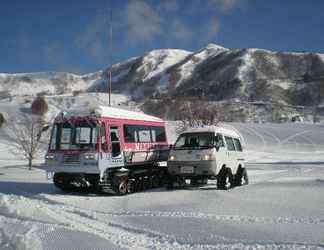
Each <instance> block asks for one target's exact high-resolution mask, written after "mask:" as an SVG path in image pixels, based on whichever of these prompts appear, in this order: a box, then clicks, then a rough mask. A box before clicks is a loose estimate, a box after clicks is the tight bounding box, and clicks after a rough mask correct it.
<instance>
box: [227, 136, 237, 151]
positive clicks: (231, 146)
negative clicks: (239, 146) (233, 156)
mask: <svg viewBox="0 0 324 250" xmlns="http://www.w3.org/2000/svg"><path fill="white" fill-rule="evenodd" d="M225 141H226V145H227V149H228V150H229V151H235V146H234V142H233V139H232V138H231V137H228V136H225Z"/></svg>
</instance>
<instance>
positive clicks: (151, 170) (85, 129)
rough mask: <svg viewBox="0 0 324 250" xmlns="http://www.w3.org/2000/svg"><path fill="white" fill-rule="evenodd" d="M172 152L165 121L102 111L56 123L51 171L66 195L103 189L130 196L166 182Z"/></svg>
mask: <svg viewBox="0 0 324 250" xmlns="http://www.w3.org/2000/svg"><path fill="white" fill-rule="evenodd" d="M168 152H169V147H168V142H167V137H166V132H165V124H164V121H163V120H161V119H159V118H157V117H154V116H149V115H146V114H143V113H140V112H131V111H126V110H123V109H117V108H112V107H102V106H100V107H97V108H95V109H92V110H91V111H90V110H88V111H84V110H82V111H72V112H70V113H69V114H63V113H62V114H60V115H59V116H58V117H57V118H56V119H55V122H54V125H53V130H52V135H51V140H50V144H49V148H48V152H47V154H46V167H47V169H46V170H47V172H48V173H50V174H54V175H53V180H54V184H55V185H56V186H57V187H59V188H61V189H63V190H66V189H71V188H76V186H77V187H100V188H101V189H102V190H104V191H107V192H113V193H121V194H124V193H126V192H134V191H136V190H139V189H143V186H145V185H146V184H145V183H144V181H147V180H149V181H148V182H150V183H151V184H152V183H153V182H154V183H155V185H151V186H157V183H162V182H161V180H162V179H163V175H164V174H165V172H166V171H167V169H166V161H167V157H168ZM153 179H154V180H153ZM146 186H150V185H146Z"/></svg>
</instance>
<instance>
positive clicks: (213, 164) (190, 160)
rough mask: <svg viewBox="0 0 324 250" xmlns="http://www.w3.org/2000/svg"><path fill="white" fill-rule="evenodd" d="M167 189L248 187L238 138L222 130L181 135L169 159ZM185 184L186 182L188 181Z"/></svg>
mask: <svg viewBox="0 0 324 250" xmlns="http://www.w3.org/2000/svg"><path fill="white" fill-rule="evenodd" d="M168 173H169V175H170V178H169V183H168V188H174V187H176V186H177V187H183V186H185V185H186V183H187V182H189V181H190V184H191V185H204V184H207V181H208V179H216V180H217V188H218V189H229V188H231V187H234V186H240V185H244V184H248V175H247V171H246V169H245V166H244V156H243V148H242V144H241V139H240V136H239V134H237V133H236V132H235V131H233V130H230V129H227V128H222V127H206V128H197V129H190V130H188V131H186V132H184V133H181V134H180V135H179V137H178V139H177V140H176V142H175V144H174V146H173V147H172V149H171V151H170V154H169V159H168ZM187 180H188V181H187Z"/></svg>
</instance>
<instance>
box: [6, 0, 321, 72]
mask: <svg viewBox="0 0 324 250" xmlns="http://www.w3.org/2000/svg"><path fill="white" fill-rule="evenodd" d="M110 9H112V11H113V27H114V28H113V34H114V36H113V51H114V52H113V55H112V60H113V62H114V63H116V62H119V61H122V60H125V59H127V58H129V57H133V56H138V55H142V54H143V53H145V52H147V51H150V50H152V49H157V48H180V49H186V50H191V51H194V50H197V49H199V48H201V47H204V46H205V45H207V44H208V43H216V44H219V45H222V46H224V47H228V48H247V47H257V48H264V49H270V50H279V51H310V52H322V53H324V32H323V25H324V1H323V0H161V1H158V0H133V1H127V0H93V1H86V0H68V1H66V0H55V1H50V0H47V1H46V0H28V1H24V0H20V1H18V0H1V5H0V38H1V39H0V58H1V59H0V72H6V73H14V72H38V71H68V72H76V73H86V72H94V71H96V70H100V69H104V68H106V67H107V66H108V65H109V64H110V60H109V50H108V48H109V39H108V37H109V12H110Z"/></svg>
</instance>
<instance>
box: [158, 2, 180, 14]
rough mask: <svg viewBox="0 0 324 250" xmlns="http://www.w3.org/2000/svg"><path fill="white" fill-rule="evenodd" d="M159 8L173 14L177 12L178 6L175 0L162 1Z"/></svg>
mask: <svg viewBox="0 0 324 250" xmlns="http://www.w3.org/2000/svg"><path fill="white" fill-rule="evenodd" d="M160 7H161V9H163V10H166V11H169V12H175V11H178V10H179V7H180V6H179V2H178V1H177V0H163V1H161V2H160Z"/></svg>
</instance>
